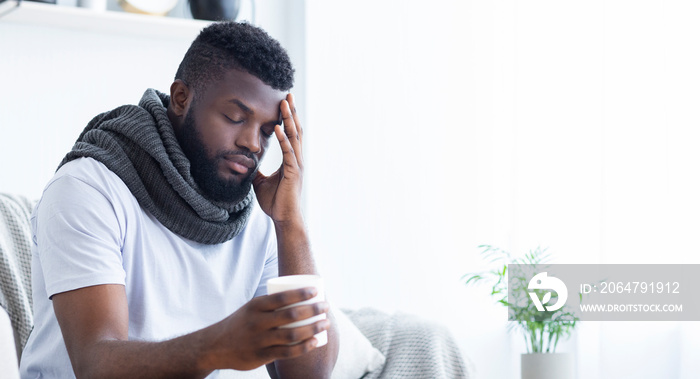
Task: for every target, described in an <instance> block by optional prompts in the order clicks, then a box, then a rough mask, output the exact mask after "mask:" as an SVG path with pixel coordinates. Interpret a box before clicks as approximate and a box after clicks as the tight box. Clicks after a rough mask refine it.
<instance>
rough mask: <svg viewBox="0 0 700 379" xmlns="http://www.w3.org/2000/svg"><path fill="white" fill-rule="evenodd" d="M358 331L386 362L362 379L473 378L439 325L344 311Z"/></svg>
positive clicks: (366, 310) (371, 312)
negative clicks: (380, 353) (382, 355)
mask: <svg viewBox="0 0 700 379" xmlns="http://www.w3.org/2000/svg"><path fill="white" fill-rule="evenodd" d="M343 312H345V314H347V315H348V317H349V318H350V319H351V320H352V322H353V323H354V324H355V325H356V326H357V328H358V329H360V331H361V332H362V333H363V334H364V335H365V336H366V337H367V339H369V340H370V342H372V345H373V346H374V347H375V348H377V349H378V350H379V351H381V352H382V354H384V356H385V357H386V363H385V364H384V367H382V368H381V369H379V370H374V371H372V372H370V373H368V374H366V375H365V376H364V377H363V379H384V378H386V379H388V378H426V379H427V378H430V379H439V378H472V377H473V374H472V372H473V369H472V368H471V365H469V364H468V363H467V362H468V361H466V360H465V358H464V357H463V356H462V354H461V352H460V350H459V347H458V346H457V344H456V343H455V341H454V339H453V338H452V335H451V334H450V332H449V331H448V330H447V329H446V328H445V327H444V326H442V325H439V324H435V323H431V322H427V321H424V320H422V319H420V318H418V317H416V316H414V315H410V314H405V313H400V312H398V313H394V314H392V315H388V314H385V313H383V312H380V311H378V310H376V309H372V308H363V309H360V310H355V311H353V310H349V309H343Z"/></svg>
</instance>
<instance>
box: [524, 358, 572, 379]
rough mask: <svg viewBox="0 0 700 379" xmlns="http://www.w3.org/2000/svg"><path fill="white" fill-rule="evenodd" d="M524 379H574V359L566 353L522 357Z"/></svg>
mask: <svg viewBox="0 0 700 379" xmlns="http://www.w3.org/2000/svg"><path fill="white" fill-rule="evenodd" d="M520 376H521V378H522V379H574V359H573V356H572V355H571V354H566V353H553V354H549V353H535V354H522V355H520Z"/></svg>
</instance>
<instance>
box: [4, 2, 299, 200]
mask: <svg viewBox="0 0 700 379" xmlns="http://www.w3.org/2000/svg"><path fill="white" fill-rule="evenodd" d="M61 3H62V4H64V5H66V4H67V5H70V4H69V3H70V2H69V1H62V2H61ZM74 3H75V2H73V4H74ZM185 4H186V2H184V1H182V2H180V3H179V4H178V7H177V8H176V9H174V10H173V12H171V13H173V14H174V15H175V16H178V17H186V18H187V17H190V16H189V10H188V9H187V8H185V6H184V5H185ZM299 4H303V3H301V2H299V1H284V0H275V1H264V2H258V7H257V12H256V16H257V17H256V21H257V24H258V25H261V26H262V27H263V28H264V29H265V30H267V31H268V32H269V33H270V34H271V35H272V36H273V37H275V38H277V39H278V40H279V41H280V43H281V44H282V45H283V46H285V48H287V49H288V51H289V54H290V56H291V58H292V60H293V62H294V63H295V65H297V66H301V67H297V83H298V85H297V86H296V87H295V95H296V96H297V98H298V101H299V103H300V107H299V108H301V110H302V113H303V104H304V84H303V83H304V77H303V75H304V69H303V60H304V58H305V55H304V50H303V40H304V38H303V32H304V30H303V27H299V26H297V25H299V24H300V23H303V17H304V11H303V9H304V8H303V6H300V5H299ZM109 8H110V9H116V10H118V9H119V7H118V6H117V5H116V3H115V1H110V3H109ZM250 18H251V11H250V3H249V2H247V1H244V2H243V3H242V8H241V12H240V13H239V20H250ZM196 35H197V31H196V30H195V31H194V32H193V33H192V35H191V36H184V37H161V38H143V37H140V36H137V35H133V34H129V31H128V30H127V31H125V33H124V34H117V33H108V34H105V33H90V32H84V31H79V30H74V29H70V28H54V27H45V26H37V25H27V24H18V23H12V22H8V21H7V19H3V18H0V73H2V80H1V81H0V83H2V84H1V87H0V88H1V89H2V90H1V91H0V130H1V131H2V137H1V138H0V161H1V162H2V164H0V191H2V192H10V193H21V194H25V195H28V196H31V197H33V198H38V197H39V196H40V195H41V191H42V189H43V187H44V185H45V184H46V183H47V182H48V180H49V179H50V178H51V176H52V175H53V172H54V171H55V169H56V167H57V166H58V164H59V163H60V161H61V159H62V158H63V156H64V155H65V154H66V153H67V152H68V151H69V150H70V148H71V146H73V143H74V142H75V140H76V138H77V137H78V135H79V133H80V132H81V131H82V129H83V128H84V127H85V125H87V123H88V122H89V121H90V120H91V119H92V117H94V116H96V115H97V114H99V113H101V112H104V111H107V110H110V109H113V108H115V107H117V106H120V105H123V104H136V103H138V101H139V99H140V98H141V95H142V94H143V92H144V91H145V90H146V88H156V89H158V90H160V91H163V92H166V93H167V92H168V91H169V88H170V84H171V83H172V80H173V77H174V76H175V71H176V70H177V67H178V65H179V63H180V60H181V59H182V57H183V56H184V54H185V51H186V50H187V48H188V47H189V45H190V44H191V43H192V40H193V39H194V38H195V37H196ZM299 41H302V42H301V43H300V42H299ZM280 157H281V154H280V153H279V149H278V148H276V149H271V150H270V152H269V153H268V156H267V158H266V159H265V160H264V161H263V162H264V163H263V172H265V173H270V172H272V171H274V170H275V169H276V167H278V166H279V163H280V162H281V158H280Z"/></svg>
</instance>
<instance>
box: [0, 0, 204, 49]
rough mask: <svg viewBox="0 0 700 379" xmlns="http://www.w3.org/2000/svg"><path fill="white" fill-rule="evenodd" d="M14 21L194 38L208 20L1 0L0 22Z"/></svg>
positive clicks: (64, 27) (140, 34) (132, 33)
mask: <svg viewBox="0 0 700 379" xmlns="http://www.w3.org/2000/svg"><path fill="white" fill-rule="evenodd" d="M4 23H16V24H24V25H35V26H41V27H57V28H62V29H73V30H82V31H86V32H103V33H112V34H121V35H138V36H144V37H167V38H183V37H185V38H190V39H191V38H194V36H196V35H197V34H198V33H199V31H200V30H202V29H203V28H204V27H206V26H207V25H209V24H211V21H201V20H193V19H184V18H174V17H163V16H149V15H141V14H134V13H126V12H114V11H93V10H90V9H85V8H77V7H67V6H59V5H53V4H44V3H37V2H30V1H21V2H19V1H15V0H7V1H5V2H2V3H0V25H1V24H4Z"/></svg>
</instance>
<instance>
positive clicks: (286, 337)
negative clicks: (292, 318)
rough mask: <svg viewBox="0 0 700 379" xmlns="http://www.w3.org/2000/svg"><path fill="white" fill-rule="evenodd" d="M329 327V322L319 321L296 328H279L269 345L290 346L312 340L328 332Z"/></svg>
mask: <svg viewBox="0 0 700 379" xmlns="http://www.w3.org/2000/svg"><path fill="white" fill-rule="evenodd" d="M330 327H331V322H330V321H328V320H320V321H317V322H314V323H312V324H309V325H304V326H299V327H296V328H279V329H277V330H275V331H274V333H273V334H272V335H271V339H270V341H269V345H270V346H273V345H291V344H296V343H299V342H302V341H306V340H308V339H309V338H312V337H313V336H315V335H316V334H318V333H321V332H323V331H326V330H328V329H329V328H330Z"/></svg>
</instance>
